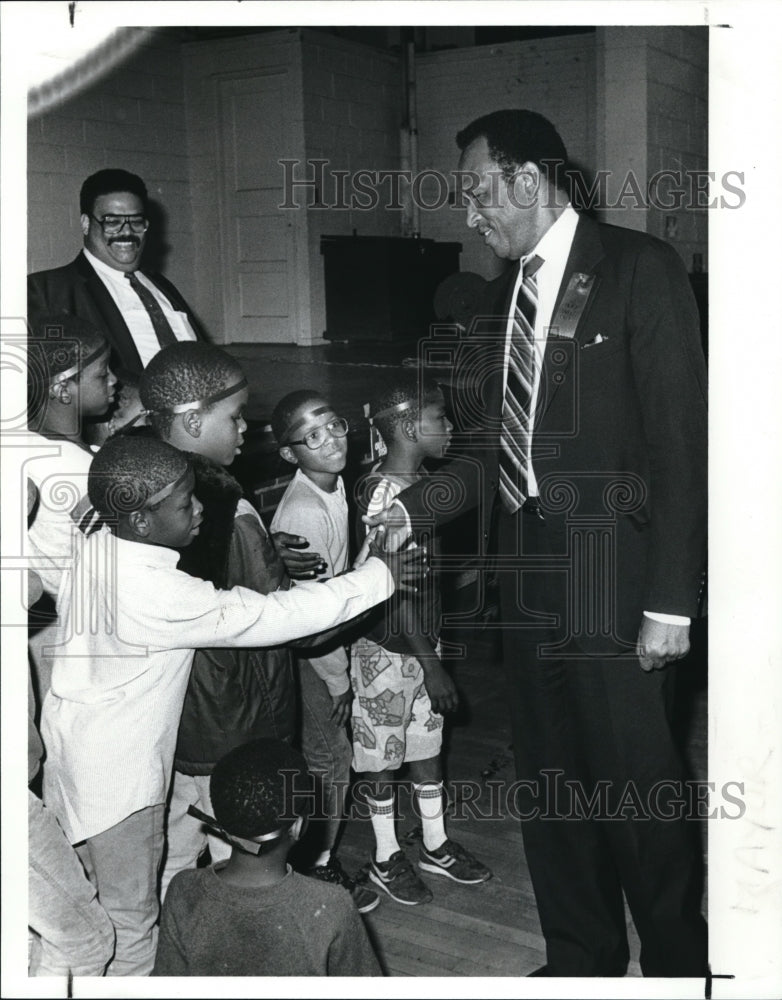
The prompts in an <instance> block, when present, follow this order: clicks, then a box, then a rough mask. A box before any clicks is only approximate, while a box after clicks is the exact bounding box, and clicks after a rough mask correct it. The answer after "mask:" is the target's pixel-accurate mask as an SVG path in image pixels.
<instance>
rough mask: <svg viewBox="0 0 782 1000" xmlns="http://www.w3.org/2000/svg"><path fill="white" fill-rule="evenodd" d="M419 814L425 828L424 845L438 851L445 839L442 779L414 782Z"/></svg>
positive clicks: (428, 848) (429, 849)
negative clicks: (417, 783)
mask: <svg viewBox="0 0 782 1000" xmlns="http://www.w3.org/2000/svg"><path fill="white" fill-rule="evenodd" d="M413 794H414V795H415V801H416V805H417V807H418V815H419V816H420V817H421V824H422V825H423V828H424V847H425V848H426V849H427V851H436V850H437V848H438V847H440V846H441V845H442V844H443V842H444V841H445V805H444V803H443V783H442V781H424V782H422V783H421V784H420V785H416V784H415V783H413Z"/></svg>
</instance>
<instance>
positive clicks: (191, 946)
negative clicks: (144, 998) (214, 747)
mask: <svg viewBox="0 0 782 1000" xmlns="http://www.w3.org/2000/svg"><path fill="white" fill-rule="evenodd" d="M311 796H312V786H311V777H310V775H309V774H308V772H307V765H306V761H305V760H304V758H303V757H302V756H301V754H300V753H298V752H297V751H296V750H294V749H293V748H292V747H290V746H289V745H288V744H286V743H283V742H281V741H279V740H272V739H259V740H255V741H253V742H251V743H247V744H244V745H243V746H239V747H236V748H234V749H233V750H232V751H231V752H230V753H228V754H227V755H226V756H225V757H223V759H222V760H220V761H219V762H218V764H217V766H216V767H215V769H214V771H213V772H212V777H211V801H212V803H213V810H214V818H212V817H210V816H204V817H203V818H204V820H205V822H207V823H209V824H210V825H211V826H214V827H216V828H217V829H218V830H219V831H220V832H221V833H222V835H223V836H224V837H225V838H226V839H227V840H228V841H229V842H230V844H231V848H230V852H229V853H230V857H229V859H228V861H227V862H223V863H221V864H218V865H215V864H212V865H210V866H209V867H207V868H200V869H195V870H193V871H184V872H181V873H180V874H179V875H177V876H176V877H175V878H174V880H173V881H172V883H171V886H170V888H169V892H168V895H167V896H166V900H165V903H164V904H163V913H162V916H161V920H160V938H159V941H158V949H157V956H156V959H155V968H154V972H153V975H155V976H377V975H380V968H379V966H378V962H377V959H376V958H375V955H374V952H373V951H372V946H371V945H370V943H369V938H368V937H367V932H366V930H365V929H364V926H363V924H362V922H361V918H360V917H359V916H358V913H357V912H356V908H355V907H354V906H353V904H352V903H351V902H350V899H349V897H348V896H347V895H346V894H345V893H344V892H342V890H341V889H338V888H337V887H336V886H332V885H324V884H322V883H321V882H318V881H316V880H315V879H311V878H305V877H304V876H302V875H299V874H298V873H297V872H294V871H293V870H292V868H291V866H290V865H289V864H288V863H287V857H288V853H289V851H290V850H291V848H292V847H293V846H294V844H295V843H296V842H297V841H298V839H299V838H300V837H301V835H302V832H303V829H304V827H305V825H306V815H307V812H308V808H307V807H308V805H309V800H310V799H311Z"/></svg>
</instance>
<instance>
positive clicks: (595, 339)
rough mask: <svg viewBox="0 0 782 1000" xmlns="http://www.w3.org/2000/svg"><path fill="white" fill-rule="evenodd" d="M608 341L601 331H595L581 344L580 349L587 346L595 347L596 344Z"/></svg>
mask: <svg viewBox="0 0 782 1000" xmlns="http://www.w3.org/2000/svg"><path fill="white" fill-rule="evenodd" d="M606 343H608V337H604V336H603V334H602V333H596V334H595V335H594V337H593V338H592V339H591V340H587V341H586V343H584V344H582V345H581V350H582V351H583V350H584V349H585V348H587V347H597V345H598V344H606Z"/></svg>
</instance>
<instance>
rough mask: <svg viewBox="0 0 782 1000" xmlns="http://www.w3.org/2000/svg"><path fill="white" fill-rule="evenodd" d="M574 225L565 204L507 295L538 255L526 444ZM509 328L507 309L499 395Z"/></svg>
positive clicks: (534, 490)
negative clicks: (532, 371)
mask: <svg viewBox="0 0 782 1000" xmlns="http://www.w3.org/2000/svg"><path fill="white" fill-rule="evenodd" d="M577 226H578V213H577V212H576V211H575V209H574V208H573V207H572V205H568V206H567V207H566V208H565V210H564V211H563V212H562V214H561V215H560V216H559V218H558V219H557V221H556V222H555V223H554V225H553V226H551V228H550V229H547V230H546V232H545V233H544V234H543V236H542V237H541V239H540V241H539V242H538V245H537V246H536V247H535V249H534V250H532V251H531V252H530V253H529V254H528V255H527V256H526V257H522V258H521V260H520V261H519V273H518V276H517V278H516V284H515V285H514V288H513V298H512V299H511V302H514V303H515V301H516V296H517V295H518V292H519V287H520V286H521V282H522V280H523V268H524V265H525V263H526V262H527V261H528V260H529V259H530V257H534V256H537V257H540V258H541V259H542V261H543V263H542V264H541V265H540V267H539V268H538V270H537V289H538V306H537V311H536V313H535V371H534V376H533V382H532V403H531V412H530V431H531V433H530V447H531V442H532V437H533V436H534V433H535V426H534V421H535V407H536V405H537V400H538V391H539V389H540V373H541V370H542V367H543V355H544V352H545V350H546V340H547V338H548V334H549V330H550V328H551V320H552V317H553V314H554V305H555V303H556V300H557V293H558V292H559V288H560V285H561V284H562V279H563V278H564V276H565V266H566V264H567V261H568V257H569V256H570V251H571V249H572V246H573V238H574V237H575V235H576V227H577ZM512 329H513V312H512V311H511V312H510V313H509V315H508V325H507V329H506V333H505V365H504V382H503V396H504V392H505V389H504V387H505V385H507V379H508V355H509V353H510V338H511V331H512ZM528 458H529V456H528ZM528 469H529V475H528V478H527V486H528V492H529V495H530V496H533V497H534V496H537V495H538V484H537V480H536V479H535V469H534V466H533V464H532V461H531V460H530V461H529V464H528ZM644 614H645V615H646V617H647V618H652V619H654V620H655V621H659V622H665V623H667V624H670V625H689V624H690V619H689V618H685V617H684V616H682V615H669V614H662V613H660V612H656V611H644Z"/></svg>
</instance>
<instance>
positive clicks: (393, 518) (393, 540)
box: [361, 501, 410, 552]
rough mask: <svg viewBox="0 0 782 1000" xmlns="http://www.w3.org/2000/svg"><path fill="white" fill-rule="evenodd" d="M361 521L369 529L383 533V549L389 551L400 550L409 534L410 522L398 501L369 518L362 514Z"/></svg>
mask: <svg viewBox="0 0 782 1000" xmlns="http://www.w3.org/2000/svg"><path fill="white" fill-rule="evenodd" d="M361 520H362V521H363V522H364V523H365V524H368V525H369V526H370V527H371V528H376V527H379V528H380V529H381V531H384V532H385V536H386V542H385V547H386V549H388V550H390V551H392V552H393V551H396V549H398V548H401V547H402V545H403V543H404V542H405V540H406V539H407V536H408V535H409V534H410V520H409V518H408V516H407V511H406V510H405V509H404V507H403V506H402V505H401V503H399V502H398V501H394V502H393V503H391V504H390V506H388V507H386V508H385V510H381V511H378V513H377V514H373V515H372V516H371V517H370V516H369V515H368V514H364V516H363V517H362V518H361Z"/></svg>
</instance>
